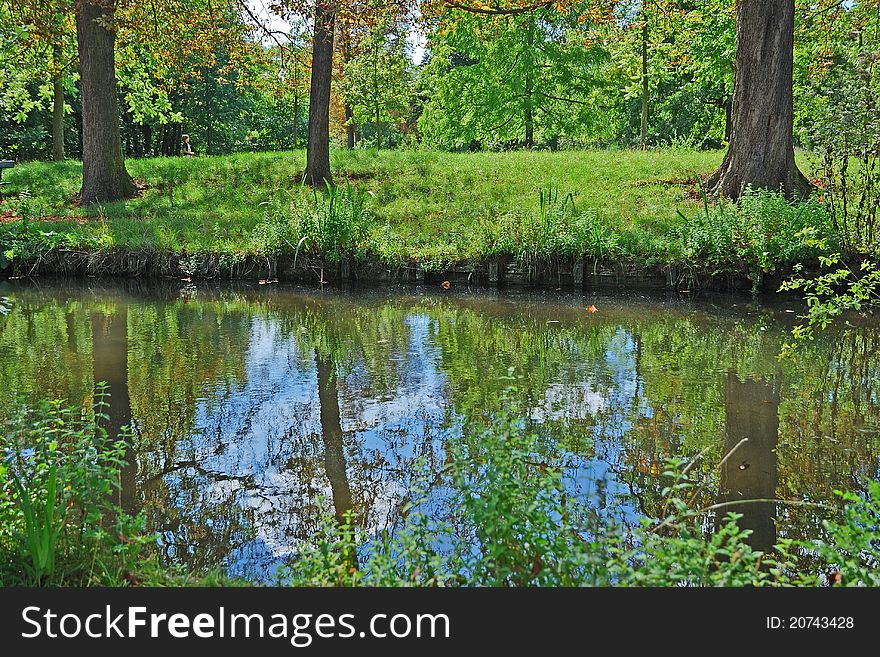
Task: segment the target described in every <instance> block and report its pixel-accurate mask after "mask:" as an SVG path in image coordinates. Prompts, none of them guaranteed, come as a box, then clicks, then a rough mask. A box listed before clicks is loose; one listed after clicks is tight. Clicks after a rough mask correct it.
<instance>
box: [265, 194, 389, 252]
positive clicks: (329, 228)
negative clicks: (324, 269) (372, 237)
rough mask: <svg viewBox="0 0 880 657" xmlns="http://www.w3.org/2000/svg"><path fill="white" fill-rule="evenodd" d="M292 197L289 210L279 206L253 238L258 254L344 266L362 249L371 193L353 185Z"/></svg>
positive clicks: (368, 221) (272, 208)
mask: <svg viewBox="0 0 880 657" xmlns="http://www.w3.org/2000/svg"><path fill="white" fill-rule="evenodd" d="M298 192H299V193H294V194H292V200H291V201H290V204H289V205H288V206H286V207H285V206H283V205H281V206H279V205H278V204H275V205H274V206H272V207H270V209H269V210H268V211H267V213H266V218H265V219H264V220H263V221H262V222H260V223H259V224H257V226H256V227H255V228H254V231H253V233H252V235H251V242H252V245H253V248H254V250H255V251H256V252H257V253H258V254H261V255H265V256H274V257H277V256H280V255H284V254H290V255H293V256H294V257H297V256H299V254H300V253H311V254H314V255H318V256H321V257H323V258H324V259H326V260H327V261H329V262H334V263H337V262H341V261H342V260H344V259H346V258H349V257H352V256H355V255H356V254H357V253H358V251H359V249H361V248H362V241H363V238H364V235H365V234H366V229H367V226H368V224H369V223H370V221H371V219H372V214H371V212H370V210H369V207H368V200H367V198H368V195H369V193H368V192H364V191H362V190H360V189H358V188H357V187H354V186H352V185H351V184H349V183H347V182H346V183H345V184H344V185H339V186H332V185H331V186H330V187H328V188H327V189H325V190H321V191H319V190H313V191H312V192H311V193H310V194H307V193H305V190H304V189H300V190H298Z"/></svg>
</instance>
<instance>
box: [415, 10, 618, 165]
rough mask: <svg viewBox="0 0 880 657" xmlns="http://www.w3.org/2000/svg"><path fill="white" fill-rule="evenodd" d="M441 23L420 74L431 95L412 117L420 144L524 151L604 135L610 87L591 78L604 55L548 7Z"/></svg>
mask: <svg viewBox="0 0 880 657" xmlns="http://www.w3.org/2000/svg"><path fill="white" fill-rule="evenodd" d="M447 18H448V23H449V24H445V25H443V26H442V27H440V28H438V29H437V30H435V32H434V33H433V34H432V35H430V37H429V44H430V46H431V50H430V60H429V62H428V63H427V65H426V66H425V67H424V68H423V70H422V73H421V76H422V83H421V84H422V87H424V88H430V90H431V93H430V96H429V98H428V100H427V103H426V104H425V107H424V111H423V113H422V115H421V117H420V118H419V129H420V131H421V133H422V135H423V136H424V139H425V142H426V143H427V144H429V145H432V146H439V147H441V148H469V147H471V144H472V142H477V143H478V144H479V145H480V146H482V147H484V148H485V147H490V148H503V147H508V146H516V145H524V146H525V147H527V148H531V147H532V146H534V145H535V144H546V145H550V146H554V145H558V144H559V141H560V139H561V138H567V139H569V140H579V141H582V140H586V139H588V138H595V137H603V136H605V135H603V127H604V125H605V123H606V121H604V119H605V117H606V115H605V109H606V105H607V100H606V99H607V94H606V93H605V92H606V91H608V87H609V86H610V84H609V82H608V81H607V80H605V79H602V78H600V77H599V75H598V74H599V71H600V69H601V67H602V65H603V64H604V62H605V61H606V60H607V53H606V52H605V51H604V50H603V49H602V47H601V46H599V45H598V44H590V43H589V42H586V41H587V40H586V39H585V38H584V33H583V32H581V31H579V29H578V27H577V26H575V25H573V24H572V22H571V21H569V20H568V19H567V18H565V17H564V16H561V15H560V14H558V13H556V12H555V11H553V10H550V9H540V10H537V11H534V12H528V13H526V14H523V15H522V16H517V17H511V18H501V19H497V18H496V19H486V18H485V17H480V16H474V15H472V14H467V13H466V12H455V11H452V12H449V14H448V16H447ZM585 42H586V43H585ZM530 140H531V142H532V143H530Z"/></svg>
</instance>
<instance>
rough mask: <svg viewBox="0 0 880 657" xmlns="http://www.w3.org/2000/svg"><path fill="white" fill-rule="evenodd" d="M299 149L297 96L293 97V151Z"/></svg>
mask: <svg viewBox="0 0 880 657" xmlns="http://www.w3.org/2000/svg"><path fill="white" fill-rule="evenodd" d="M297 148H299V94H297V95H295V96H294V97H293V149H294V150H296V149H297Z"/></svg>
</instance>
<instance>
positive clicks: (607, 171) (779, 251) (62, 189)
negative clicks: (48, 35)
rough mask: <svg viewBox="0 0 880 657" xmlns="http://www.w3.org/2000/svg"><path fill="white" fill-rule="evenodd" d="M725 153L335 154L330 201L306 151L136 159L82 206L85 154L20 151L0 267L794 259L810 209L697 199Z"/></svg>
mask: <svg viewBox="0 0 880 657" xmlns="http://www.w3.org/2000/svg"><path fill="white" fill-rule="evenodd" d="M720 159H721V153H720V152H707V151H690V150H657V151H647V152H646V151H592V152H555V153H551V152H512V153H437V152H422V151H417V152H399V151H398V152H393V151H389V152H381V153H377V152H375V151H335V152H334V153H333V167H334V172H335V176H336V183H337V184H338V185H340V186H341V187H342V189H343V193H340V194H339V195H338V198H336V199H335V200H334V199H329V200H328V199H327V198H326V197H319V196H316V195H314V194H313V193H312V192H311V191H310V190H308V189H305V188H302V187H301V186H300V185H299V183H298V180H299V177H300V174H301V170H302V163H303V161H304V153H302V152H294V153H252V154H238V155H232V156H225V157H202V158H197V159H182V158H157V159H146V160H131V161H129V163H128V168H129V171H130V172H131V174H132V175H133V176H134V177H135V178H136V179H137V180H138V181H139V182H140V183H142V184H143V187H144V189H143V190H142V193H141V194H140V195H139V196H138V197H137V198H134V199H131V200H128V201H125V202H120V203H111V204H107V205H104V206H100V207H94V208H88V209H85V208H78V207H76V205H75V200H74V199H75V195H76V192H77V190H78V186H79V184H80V175H81V166H80V164H79V163H76V162H66V163H62V164H49V163H28V164H23V165H20V166H17V167H16V168H14V169H12V170H11V171H10V172H9V173H8V174H7V175H6V176H5V179H6V180H7V181H8V182H10V183H11V184H10V185H9V186H8V187H7V188H6V189H5V191H4V200H3V203H2V204H0V217H2V218H3V223H2V224H0V246H2V247H3V252H4V253H5V258H4V259H5V260H6V261H7V262H5V263H4V262H3V261H0V265H3V264H8V261H12V262H13V263H15V262H18V263H20V264H21V263H25V264H28V263H31V262H34V261H35V260H36V259H39V258H45V257H46V256H47V254H49V253H52V252H55V253H57V252H58V251H61V252H71V251H73V252H77V253H79V254H80V255H81V254H82V253H88V254H114V257H115V258H126V257H129V258H130V257H131V256H132V254H149V257H154V258H155V257H164V258H167V259H169V260H168V261H169V262H172V261H173V262H175V263H176V262H177V261H178V260H180V259H181V258H197V257H200V256H209V255H210V256H211V257H212V258H213V261H214V262H215V263H216V264H215V266H214V269H217V270H218V271H219V270H229V269H230V268H232V267H233V266H234V265H235V264H236V263H241V262H243V261H245V260H247V259H248V258H260V259H266V258H284V257H288V258H289V257H290V256H292V255H293V254H294V253H295V252H297V247H299V249H300V250H301V251H302V252H303V253H304V254H305V253H311V255H313V256H317V257H323V258H326V259H329V260H337V261H338V260H341V259H343V258H353V259H356V260H357V259H359V260H362V261H363V260H371V261H374V262H376V263H380V264H383V265H387V266H401V265H416V264H417V265H420V266H422V267H423V268H425V269H427V270H441V269H443V268H445V267H448V266H450V265H452V264H455V263H462V262H473V261H479V260H484V259H487V258H493V257H498V256H502V257H507V258H510V259H513V260H516V261H519V262H536V261H552V260H554V259H558V258H569V259H571V258H575V259H577V258H588V259H591V260H593V261H594V262H603V263H610V264H615V263H631V264H633V263H634V264H636V265H638V266H647V267H652V266H654V267H662V266H666V265H674V266H686V267H688V268H691V269H693V270H694V273H695V275H697V276H712V275H715V274H719V273H737V274H743V275H748V276H753V275H754V274H755V273H759V274H760V272H762V271H770V270H773V269H774V268H775V267H776V266H778V265H787V264H790V263H792V262H794V261H796V260H798V259H800V258H801V257H803V256H804V255H805V254H803V253H800V252H798V251H797V248H796V242H797V240H796V239H795V237H794V235H795V234H796V233H797V232H798V231H799V230H800V229H801V228H802V227H803V225H804V224H805V222H806V223H807V224H810V225H815V224H823V222H824V221H825V219H824V217H823V216H821V215H822V213H821V212H818V211H811V212H808V213H803V212H801V211H800V210H799V209H792V208H788V207H786V204H785V203H784V202H781V201H779V199H774V198H767V197H759V198H757V199H755V200H754V201H753V202H752V204H751V207H750V209H749V208H747V209H746V210H745V213H743V212H742V211H740V210H737V209H734V208H718V207H715V206H710V207H704V204H703V199H702V198H701V193H700V191H701V190H700V188H699V185H698V184H697V183H696V180H697V179H698V178H699V176H701V175H704V174H706V173H708V172H710V171H711V170H712V169H713V168H714V167H716V166H717V165H718V163H719V162H720ZM349 185H350V186H351V188H350V189H348V186H349ZM346 190H347V191H346ZM813 210H816V208H813ZM22 220H24V223H23V222H22ZM818 227H820V228H822V227H823V226H821V225H820V226H818ZM172 266H173V265H172ZM96 273H100V272H99V271H98V272H96Z"/></svg>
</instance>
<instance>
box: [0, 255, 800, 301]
mask: <svg viewBox="0 0 880 657" xmlns="http://www.w3.org/2000/svg"><path fill="white" fill-rule="evenodd" d="M788 271H789V270H788V268H786V271H781V270H776V271H773V272H769V273H764V272H749V271H747V270H745V269H743V270H741V271H735V270H724V271H712V270H710V269H709V267H708V266H701V265H700V264H699V263H649V262H631V261H612V260H596V259H593V258H588V257H572V256H560V257H551V258H541V259H535V260H532V261H529V262H523V261H521V260H517V259H514V258H513V257H511V256H505V255H499V256H493V257H486V258H480V259H476V260H468V261H460V262H455V263H451V264H448V265H446V266H445V267H439V268H435V267H426V266H424V265H422V264H421V263H418V262H415V261H412V262H405V263H401V264H390V263H388V262H385V261H383V260H381V259H380V258H378V257H376V256H372V255H366V256H354V257H349V258H346V259H344V260H342V261H341V262H332V261H330V260H327V259H324V258H322V257H320V256H316V255H311V254H300V255H299V256H298V257H295V256H292V255H290V256H289V255H283V256H280V257H276V258H273V257H259V256H254V255H248V256H243V257H241V258H234V259H233V258H229V257H228V256H226V255H224V254H218V253H193V254H188V253H175V252H171V251H162V250H146V249H142V250H130V249H121V248H116V249H102V250H92V251H90V250H82V249H69V248H56V249H51V250H49V251H47V252H45V253H42V254H40V255H39V256H38V257H35V258H29V259H27V260H25V259H16V260H14V261H12V262H11V263H8V266H7V268H6V269H5V270H2V271H0V276H2V277H4V278H23V277H30V276H39V275H52V276H68V277H99V278H114V277H116V278H139V279H159V278H178V279H184V280H186V279H190V280H205V281H208V280H216V281H220V280H244V281H248V280H249V281H261V282H276V281H285V282H299V283H310V284H319V285H320V284H328V283H330V284H332V283H365V284H371V283H372V284H385V283H416V284H423V285H439V286H444V287H446V286H452V285H469V286H474V287H485V288H501V287H507V286H511V287H533V288H548V289H556V288H567V289H619V288H627V289H644V290H652V289H653V290H678V291H690V290H714V291H731V292H743V291H745V292H748V291H751V292H753V293H766V292H775V291H777V290H778V289H779V285H780V284H781V282H782V281H783V280H784V279H785V276H786V274H787V273H788Z"/></svg>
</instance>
